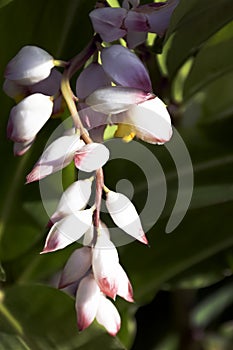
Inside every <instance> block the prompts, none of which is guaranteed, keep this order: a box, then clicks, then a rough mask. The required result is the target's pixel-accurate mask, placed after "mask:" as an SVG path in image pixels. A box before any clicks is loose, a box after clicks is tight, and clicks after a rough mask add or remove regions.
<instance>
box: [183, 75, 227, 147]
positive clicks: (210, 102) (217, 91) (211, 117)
mask: <svg viewBox="0 0 233 350" xmlns="http://www.w3.org/2000/svg"><path fill="white" fill-rule="evenodd" d="M232 79H233V71H232V70H231V71H229V72H228V73H225V74H223V75H222V76H219V77H218V78H217V79H215V80H213V81H212V82H210V83H209V84H208V85H206V86H204V87H203V88H202V89H201V90H199V91H198V92H197V93H196V94H195V95H194V96H193V97H192V99H190V100H189V101H187V103H186V104H185V105H184V118H185V119H188V118H191V116H192V114H194V113H195V119H196V122H197V121H198V122H199V123H201V124H203V125H205V124H206V125H208V124H210V123H216V132H217V133H219V138H220V137H222V135H224V138H223V139H222V140H223V142H225V141H227V139H229V137H230V134H231V131H232V122H231V119H230V118H229V117H231V116H232V115H233V107H232V94H231V91H232V88H233V80H232ZM222 121H224V122H226V123H229V125H228V124H226V127H225V126H224V124H223V127H222V128H219V124H220V123H221V122H222ZM194 123H195V120H194ZM220 126H221V125H220ZM207 131H208V129H207ZM228 135H229V136H228Z"/></svg>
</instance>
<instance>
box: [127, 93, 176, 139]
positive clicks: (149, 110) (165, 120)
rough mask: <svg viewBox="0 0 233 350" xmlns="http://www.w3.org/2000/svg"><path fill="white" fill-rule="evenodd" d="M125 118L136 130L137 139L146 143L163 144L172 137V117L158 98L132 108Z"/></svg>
mask: <svg viewBox="0 0 233 350" xmlns="http://www.w3.org/2000/svg"><path fill="white" fill-rule="evenodd" d="M125 116H126V118H125V122H126V123H129V124H131V125H133V126H134V128H135V129H136V135H137V137H139V138H140V139H142V140H144V141H146V142H149V143H153V144H155V143H159V144H162V143H164V142H167V141H169V140H170V138H171V136H172V126H171V119H170V115H169V113H168V111H167V108H166V106H165V104H164V103H163V102H162V101H161V100H160V99H159V98H158V97H155V98H154V99H151V100H149V101H145V102H143V103H140V104H139V105H134V106H132V107H131V108H130V109H129V110H128V111H127V112H126V113H125Z"/></svg>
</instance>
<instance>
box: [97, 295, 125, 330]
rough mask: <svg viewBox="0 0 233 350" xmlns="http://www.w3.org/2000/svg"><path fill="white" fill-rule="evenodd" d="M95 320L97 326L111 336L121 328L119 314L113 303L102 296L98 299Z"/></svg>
mask: <svg viewBox="0 0 233 350" xmlns="http://www.w3.org/2000/svg"><path fill="white" fill-rule="evenodd" d="M96 320H97V322H98V323H99V324H101V325H102V326H104V327H105V328H106V330H107V332H108V333H109V334H110V335H112V336H115V335H116V334H117V333H118V331H119V329H120V327H121V318H120V315H119V312H118V311H117V309H116V307H115V306H114V305H113V303H112V302H111V301H110V300H108V299H107V298H106V297H105V296H104V295H101V296H100V299H99V305H98V309H97V313H96Z"/></svg>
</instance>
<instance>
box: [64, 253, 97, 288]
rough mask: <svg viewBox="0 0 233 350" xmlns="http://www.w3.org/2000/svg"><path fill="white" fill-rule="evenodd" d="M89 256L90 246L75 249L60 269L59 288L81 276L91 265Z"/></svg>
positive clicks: (90, 255) (90, 256)
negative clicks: (61, 269)
mask: <svg viewBox="0 0 233 350" xmlns="http://www.w3.org/2000/svg"><path fill="white" fill-rule="evenodd" d="M91 258H92V254H91V248H89V247H83V248H79V249H76V250H75V251H74V252H73V253H72V254H71V256H70V257H69V259H68V261H67V263H66V265H65V267H64V269H63V271H62V274H61V278H60V281H59V288H64V287H66V286H68V285H70V284H72V283H74V282H77V281H78V280H79V279H80V278H82V277H83V276H84V275H85V274H86V273H87V271H88V270H89V268H90V267H91Z"/></svg>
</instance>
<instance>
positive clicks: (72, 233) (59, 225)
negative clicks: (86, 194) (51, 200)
mask: <svg viewBox="0 0 233 350" xmlns="http://www.w3.org/2000/svg"><path fill="white" fill-rule="evenodd" d="M92 214H93V209H87V210H81V211H77V212H76V213H75V215H74V214H72V215H68V216H65V217H64V218H63V219H61V220H60V221H58V222H56V223H55V224H54V225H53V227H52V228H51V229H50V231H49V234H48V236H47V238H46V242H45V246H44V249H43V251H42V253H49V252H53V251H55V250H59V249H63V248H65V247H66V246H67V245H69V244H71V243H73V242H75V241H77V240H78V239H79V238H80V237H82V236H83V235H84V233H85V232H86V231H87V230H88V229H89V228H90V226H91V224H92Z"/></svg>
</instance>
